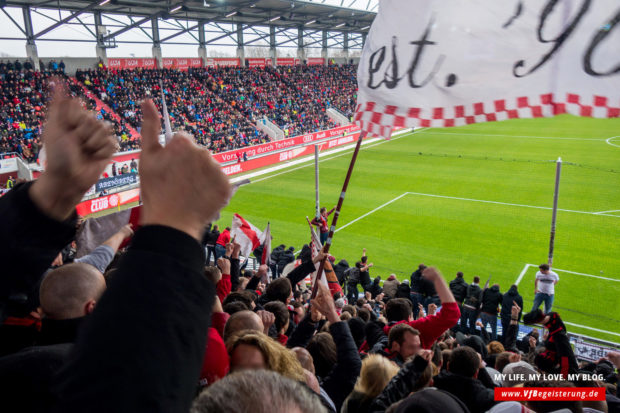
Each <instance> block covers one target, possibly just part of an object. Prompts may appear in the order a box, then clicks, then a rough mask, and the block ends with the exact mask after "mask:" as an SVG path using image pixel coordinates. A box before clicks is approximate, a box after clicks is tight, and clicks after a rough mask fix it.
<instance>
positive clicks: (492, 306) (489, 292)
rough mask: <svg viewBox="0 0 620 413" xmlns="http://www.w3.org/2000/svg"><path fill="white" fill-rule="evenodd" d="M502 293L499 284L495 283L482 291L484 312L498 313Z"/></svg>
mask: <svg viewBox="0 0 620 413" xmlns="http://www.w3.org/2000/svg"><path fill="white" fill-rule="evenodd" d="M502 297H503V295H502V293H500V292H499V286H498V285H494V286H492V287H490V288H487V289H486V290H484V292H483V293H482V309H481V310H482V312H483V313H489V314H493V315H497V313H498V310H499V306H500V304H501V303H502Z"/></svg>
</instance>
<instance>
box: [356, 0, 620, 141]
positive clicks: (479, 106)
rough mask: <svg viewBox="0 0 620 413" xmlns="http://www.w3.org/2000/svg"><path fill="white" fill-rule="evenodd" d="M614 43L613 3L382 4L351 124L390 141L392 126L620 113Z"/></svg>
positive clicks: (619, 14) (440, 0)
mask: <svg viewBox="0 0 620 413" xmlns="http://www.w3.org/2000/svg"><path fill="white" fill-rule="evenodd" d="M619 44H620V3H619V2H618V0H574V1H560V0H510V1H497V0H468V1H462V0H382V1H381V2H380V3H379V13H378V15H377V17H376V18H375V20H374V22H373V24H372V27H371V29H370V32H369V34H368V37H367V40H366V43H365V45H364V50H363V53H362V57H361V60H360V64H359V68H358V84H359V93H358V102H357V103H358V105H357V110H356V115H355V120H356V123H358V124H359V125H360V127H361V128H362V130H365V131H367V132H368V133H369V134H370V135H380V136H383V137H386V138H389V136H390V135H391V133H392V130H393V129H394V128H399V127H415V126H422V127H449V126H461V125H466V124H471V123H477V122H489V121H496V120H504V119H513V118H535V117H546V116H555V115H558V114H562V113H570V114H573V115H577V116H589V117H597V118H611V117H620V53H619V52H620V48H619V46H618V45H619Z"/></svg>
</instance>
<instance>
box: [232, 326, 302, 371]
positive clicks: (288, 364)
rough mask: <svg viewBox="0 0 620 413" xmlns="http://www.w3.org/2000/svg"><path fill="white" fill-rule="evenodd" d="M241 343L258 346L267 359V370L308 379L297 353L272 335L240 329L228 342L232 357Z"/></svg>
mask: <svg viewBox="0 0 620 413" xmlns="http://www.w3.org/2000/svg"><path fill="white" fill-rule="evenodd" d="M241 344H246V345H248V346H253V347H256V349H258V351H260V352H261V354H262V355H263V357H264V359H265V365H266V367H265V368H266V369H267V370H271V371H275V372H276V373H280V374H281V375H283V376H284V377H288V378H289V379H293V380H297V381H301V382H305V381H306V375H305V374H304V369H303V367H301V363H300V362H299V360H297V357H295V354H294V353H293V352H292V351H291V350H289V349H287V348H286V347H284V346H282V345H281V344H280V343H277V342H275V341H274V340H273V339H272V338H271V337H269V336H267V335H265V334H263V333H261V332H258V331H254V330H243V331H240V332H239V333H238V334H235V335H234V336H232V337H231V338H230V339H229V340H228V341H227V342H226V350H227V351H228V354H229V355H230V356H231V357H232V354H233V352H234V351H235V349H236V348H237V347H238V346H239V345H241Z"/></svg>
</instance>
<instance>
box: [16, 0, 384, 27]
mask: <svg viewBox="0 0 620 413" xmlns="http://www.w3.org/2000/svg"><path fill="white" fill-rule="evenodd" d="M5 4H6V5H8V6H19V7H22V6H30V7H34V8H43V9H45V8H50V9H64V10H69V11H71V12H72V16H73V17H72V18H75V17H76V16H79V15H80V14H82V13H93V12H102V13H106V14H119V15H132V16H144V17H161V18H164V19H167V18H182V19H185V20H193V21H197V22H216V23H241V24H245V25H248V26H254V25H257V26H265V25H273V26H278V27H289V28H299V27H302V28H304V29H308V30H310V29H312V30H330V31H338V32H356V33H366V32H367V31H368V29H369V28H370V25H371V23H372V21H373V20H374V18H375V15H376V12H375V11H372V10H376V7H377V5H378V0H317V1H301V0H182V1H181V0H149V1H146V0H96V1H92V0H7V1H6V3H5ZM61 22H62V20H61V21H60V22H58V23H61Z"/></svg>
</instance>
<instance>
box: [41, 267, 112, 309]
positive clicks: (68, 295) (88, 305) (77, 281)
mask: <svg viewBox="0 0 620 413" xmlns="http://www.w3.org/2000/svg"><path fill="white" fill-rule="evenodd" d="M105 288H106V285H105V279H104V278H103V274H101V273H100V272H99V271H97V269H96V268H95V267H93V266H92V265H89V264H80V263H74V264H68V265H65V266H62V267H60V268H58V269H56V270H54V271H52V272H50V273H48V274H47V275H46V276H45V278H44V279H43V281H42V282H41V287H40V288H39V300H40V301H41V308H42V309H43V312H44V313H45V316H46V317H48V318H51V319H54V320H67V319H70V318H78V317H83V316H85V315H87V314H89V313H91V312H92V311H93V309H94V308H95V304H96V302H97V301H98V300H99V298H100V297H101V295H102V294H103V292H104V291H105Z"/></svg>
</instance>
